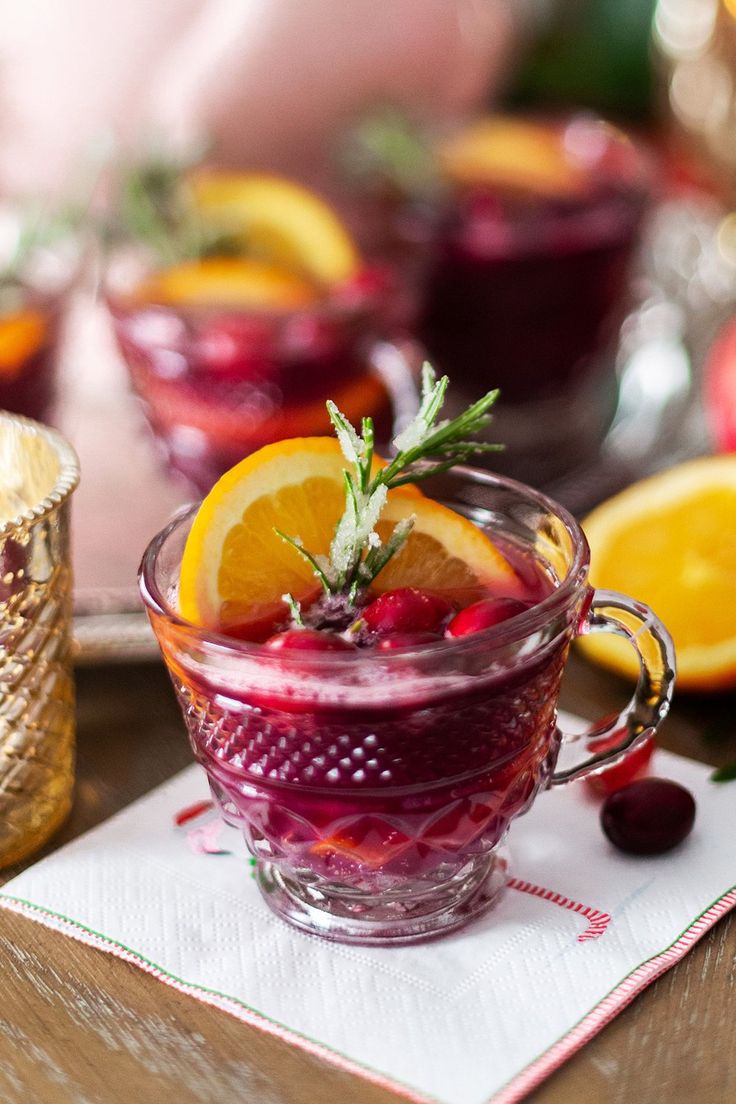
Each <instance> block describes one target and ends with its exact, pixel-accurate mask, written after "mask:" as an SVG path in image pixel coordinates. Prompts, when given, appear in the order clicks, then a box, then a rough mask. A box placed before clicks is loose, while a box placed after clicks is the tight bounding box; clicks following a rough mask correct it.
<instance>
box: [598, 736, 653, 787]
mask: <svg viewBox="0 0 736 1104" xmlns="http://www.w3.org/2000/svg"><path fill="white" fill-rule="evenodd" d="M654 748H655V743H654V740H653V739H651V737H650V738H649V739H648V740H644V741H643V743H641V744H639V745H638V746H637V747H635V748H634V750H633V751H630V752H629V753H628V755H626V756H625V758H624V759H622V760H621V762H620V763H616V764H615V765H614V766H612V767H603V768H602V770H600V771H596V772H595V774H589V775H588V777H587V778H586V779H585V781H586V783H587V784H588V786H589V787H590V789H591V790H593V792H594V793H597V794H600V795H601V796H602V797H605V796H606V795H607V794H612V793H615V792H616V790H620V789H622V788H623V787H624V786H628V784H629V782H633V781H634V779H635V778H639V777H640V776H641V775H643V774H644V772H645V771H646V769H647V767H648V766H649V764H650V762H651V759H652V755H653V754H654Z"/></svg>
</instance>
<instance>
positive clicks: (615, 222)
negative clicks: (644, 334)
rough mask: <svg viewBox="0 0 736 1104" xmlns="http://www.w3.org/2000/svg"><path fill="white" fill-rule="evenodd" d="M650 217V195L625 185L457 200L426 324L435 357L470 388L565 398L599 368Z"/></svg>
mask: <svg viewBox="0 0 736 1104" xmlns="http://www.w3.org/2000/svg"><path fill="white" fill-rule="evenodd" d="M641 213H642V201H641V197H640V196H638V195H632V194H631V193H630V192H628V191H626V190H625V189H624V190H622V189H620V188H617V187H616V185H615V184H602V185H601V186H600V187H599V188H596V189H594V190H593V192H592V193H591V195H590V196H588V197H586V198H575V199H571V200H569V201H563V200H551V199H542V198H538V199H531V198H527V200H526V201H521V200H518V201H509V200H502V199H499V198H498V197H497V196H495V195H493V194H492V193H490V192H483V191H482V190H475V191H473V192H472V193H468V194H465V195H462V196H459V197H458V198H457V202H456V204H455V206H454V207H453V209H452V210H451V211H450V212H448V214H447V216H446V218H445V219H444V221H443V222H442V224H441V225H440V227H439V229H438V231H437V238H436V241H435V253H434V258H433V262H432V264H431V265H430V271H429V274H428V279H427V286H426V292H425V299H424V304H423V309H422V312H421V317H420V320H419V324H418V332H419V337H420V339H421V340H422V341H423V342H424V344H425V346H426V348H427V351H428V354H429V357H430V359H431V360H433V362H434V363H435V364H436V365H437V367H438V368H439V369H440V370H441V371H443V372H447V374H448V375H449V376H450V378H451V379H452V381H453V384H456V385H458V386H460V387H465V388H466V389H472V390H473V391H481V390H483V389H484V388H487V387H492V386H496V387H500V388H501V393H502V400H503V402H504V403H519V402H525V401H529V400H539V399H547V398H555V397H559V395H560V394H561V393H564V392H565V391H567V390H569V389H570V388H571V387H574V386H575V385H576V383H578V382H580V381H581V380H582V379H583V378H584V377H586V376H589V375H590V374H591V373H595V372H596V371H600V370H601V365H600V363H599V358H600V356H601V354H602V352H603V351H604V350H606V349H607V348H610V346H611V343H612V341H613V340H614V338H615V335H616V331H617V325H618V323H619V322H620V321H621V317H622V311H623V309H624V306H625V303H626V288H627V278H628V274H629V268H630V263H631V259H632V254H633V250H634V246H635V244H636V240H637V233H638V227H639V223H640V219H641Z"/></svg>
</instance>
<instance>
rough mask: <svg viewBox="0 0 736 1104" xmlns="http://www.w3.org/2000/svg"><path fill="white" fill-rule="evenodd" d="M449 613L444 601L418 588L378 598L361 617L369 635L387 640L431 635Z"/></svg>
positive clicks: (405, 588)
mask: <svg viewBox="0 0 736 1104" xmlns="http://www.w3.org/2000/svg"><path fill="white" fill-rule="evenodd" d="M451 613H452V606H451V605H450V603H449V602H448V601H447V600H446V599H445V598H441V597H440V596H439V595H437V594H430V593H429V591H426V590H420V589H419V588H418V587H399V588H398V590H387V591H386V592H385V594H381V595H379V597H378V598H376V599H375V601H374V602H371V604H370V605H369V606H366V608H365V609H364V610H363V612H362V614H361V617H362V619H363V621H365V623H366V625H367V626H368V628H369V629H370V630H371V632H374V633H378V634H379V636H388V635H394V634H395V633H425V632H435V631H436V630H437V629H438V628H439V627H440V625H441V624H442V622H443V621H444V620H445V619H446V618H447V617H449V615H450V614H451Z"/></svg>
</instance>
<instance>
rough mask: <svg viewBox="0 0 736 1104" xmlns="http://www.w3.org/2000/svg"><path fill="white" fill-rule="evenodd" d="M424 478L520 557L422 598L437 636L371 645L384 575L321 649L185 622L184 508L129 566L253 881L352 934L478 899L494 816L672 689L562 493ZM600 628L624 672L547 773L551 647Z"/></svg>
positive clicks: (406, 937) (642, 715) (488, 894)
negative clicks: (631, 680) (353, 623)
mask: <svg viewBox="0 0 736 1104" xmlns="http://www.w3.org/2000/svg"><path fill="white" fill-rule="evenodd" d="M422 486H423V487H424V488H425V489H426V492H427V494H428V495H430V496H432V497H433V498H437V499H440V500H442V501H444V502H447V503H449V504H450V505H451V506H452V508H453V510H455V511H456V512H458V513H459V514H460V515H462V516H464V517H465V518H467V519H469V520H470V521H471V522H472V523H473V525H474V526H475V527H477V528H478V529H479V530H480V531H482V532H483V533H485V534H487V535H488V536H489V537H490V539H491V540H492V541H493V543H494V545H495V547H496V548H497V549H498V550H499V551H500V553H501V555H502V556H503V557H504V559H505V560H506V562H507V563H508V564H509V565H510V567H511V569H512V575H513V578H514V579H515V583H514V584H513V586H512V584H508V585H507V594H506V597H503V596H499V595H498V594H492V595H491V596H490V597H488V598H486V599H480V600H475V601H472V602H471V603H470V605H469V606H468V605H466V606H465V608H460V609H459V611H458V610H457V609H454V610H452V611H451V612H450V613H444V615H443V616H444V620H442V619H441V616H440V615H441V614H442V610H441V608H440V606H439V603H438V602H437V603H435V606H433V607H432V608H433V609H435V613H436V618H440V620H439V621H437V622H436V624H435V629H436V630H437V631H440V630H441V631H443V632H444V636H443V637H440V636H438V635H435V637H434V639H432V638H431V633H426V632H424V633H419V632H416V633H414V636H413V641H414V642H413V643H412V641H411V640H408V641H407V639H406V635H403V636H400V638H399V643H398V645H397V646H395V647H394V646H392V645H391V644H389V645H388V646H386V647H385V646H384V643H385V641H386V640H390V639H391V633H387V634H386V635H384V636H382V635H381V633H382V631H384V629H385V626H386V624H387V623H388V621H391V627H392V628H394V629H397V630H398V629H401V628H402V623H401V622H402V617H401V616H398V615H397V613H396V610H395V609H391V610H389V611H388V613H387V612H386V606H387V605H389V604H390V601H389V599H388V598H387V596H386V595H385V594H384V595H383V596H382V597H379V599H378V600H374V601H373V602H372V603H371V605H369V606H367V607H364V608H363V611H362V617H361V618H360V620H361V623H362V628H361V630H360V632H361V633H364V634H366V635H365V636H364V637H360V636H359V637H358V641H359V643H358V645H354V644H345V646H344V648H343V647H342V646H341V645H338V644H337V643H333V642H332V636H331V635H330V634H328V636H329V641H328V643H326V644H325V643H323V645H322V646H321V647H320V648H319V650H317V648H312V647H311V646H306V643H305V642H307V641H308V637H309V633H310V632H312V634H313V636H318V635H319V634H318V633H316V632H315V631H314V630H310V629H309V628H300V629H299V630H298V633H300V634H302V635H301V636H300V637H299V639H300V640H301V641H302V642H303V643H302V645H298V644H296V645H295V643H294V640H293V639H292V634H293V632H295V631H296V630H289V631H287V632H286V633H281V634H277V638H280V639H281V644H276V645H275V644H274V643H273V641H274V640H275V639H277V638H271V641H270V642H269V644H267V645H263V644H258V643H254V642H252V641H244V640H237V639H234V638H233V637H232V636H228V635H225V634H224V633H222V632H218V631H216V630H213V629H205V628H201V627H198V626H196V625H194V624H192V623H190V622H188V621H187V620H185V619H184V618H183V617H182V616H181V614H180V612H179V597H178V592H177V588H178V583H179V576H180V566H181V562H182V554H183V550H184V547H185V544H186V542H187V538H188V535H189V532H190V529H191V527H192V521H193V517H194V511H190V512H189V513H188V514H187V515H185V516H184V517H180V518H179V519H177V520H176V521H174V522H173V523H172V524H171V525H170V526H169V527H168V528H167V529H165V530H164V531H163V532H162V533H160V534H159V535H158V536H157V537H156V538H155V539H154V541H153V542H152V543H151V545H150V546H149V549H148V551H147V552H146V555H145V557H144V561H143V566H142V575H141V588H142V593H143V597H144V600H145V602H146V605H147V607H148V611H149V615H150V617H151V621H152V624H153V627H154V630H155V632H156V635H157V637H158V640H159V643H160V646H161V649H162V652H163V655H164V658H165V661H166V663H167V666H168V668H169V671H170V673H171V676H172V679H173V682H174V686H175V688H176V691H177V694H178V697H179V700H180V702H181V705H182V709H183V712H184V716H185V719H186V723H187V728H188V732H189V737H190V740H191V743H192V747H193V749H194V753H195V755H196V757H197V758H198V760H199V761H200V762H201V763H202V765H203V766H204V768H205V770H206V771H207V775H208V778H209V780H210V785H211V788H212V793H213V795H214V797H215V800H216V801H217V803H218V804H219V806H220V808H221V809H222V812H223V815H224V816H225V818H226V819H227V820H228V821H229V822H230V823H232V824H236V825H238V826H239V827H241V828H242V829H243V831H244V833H245V838H246V841H247V843H248V846H249V848H250V849H251V851H252V853H253V855H254V856H255V857H256V859H257V860H258V879H259V885H260V887H261V890H262V892H263V895H264V897H265V899H266V901H267V902H268V904H269V905H270V907H271V908H272V909H273V910H274V911H275V912H277V913H278V914H279V915H280V916H282V917H283V918H284V919H286V920H288V921H290V922H291V923H293V924H295V925H297V926H298V927H300V928H302V929H304V930H307V931H311V932H315V933H319V934H321V935H323V936H325V937H327V938H331V939H336V940H342V941H347V942H358V943H376V944H380V943H387V944H388V943H396V942H399V943H400V942H411V941H415V940H419V939H425V938H429V937H432V936H435V935H439V934H441V933H442V932H445V931H448V930H451V929H453V928H456V927H458V926H460V925H462V924H464V923H466V922H467V921H468V920H470V919H471V918H473V917H474V916H477V915H479V914H480V913H482V912H483V911H484V910H486V909H487V908H488V907H489V905H490V903H491V901H492V900H493V898H494V896H495V894H496V893H497V891H498V890H499V888H500V887H501V886H502V885H503V883H504V880H505V870H506V861H505V858H504V857H503V853H502V852H500V851H499V845H500V844H501V841H502V839H503V837H504V835H505V833H506V830H507V828H508V826H509V823H510V821H511V820H512V819H513V818H514V817H515V816H518V815H519V814H521V813H522V812H524V811H525V810H526V809H527V808H528V807H529V805H530V803H531V802H532V801H533V799H534V797H535V796H536V794H537V793H538V792H539V791H540V790H541V789H544V788H545V787H547V786H548V785H550V784H554V783H558V782H564V781H567V780H569V779H571V778H574V777H575V778H576V777H580V776H581V775H583V774H585V773H587V772H588V771H589V770H591V769H593V768H595V767H598V766H600V764H601V763H602V762H604V761H609V760H615V759H616V757H617V756H620V755H621V754H622V753H623V752H624V751H625V750H627V749H628V748H630V747H631V746H633V745H634V744H636V743H638V742H640V741H641V740H643V739H646V738H647V737H648V736H649V735H650V734H651V732H652V731H653V729H654V728H656V725H657V723H658V722H659V720H660V719H661V718H662V716H663V715H664V714H665V712H666V710H667V705H668V702H669V698H670V695H671V689H672V676H673V657H672V649H671V642H670V641H669V638H668V636H667V634H666V632H665V631H664V629H663V628H662V626H661V625H660V624H659V622H658V621H657V620H656V618H654V617H653V615H652V614H651V611H649V610H648V609H646V607H643V606H641V605H640V604H639V603H636V602H633V601H631V600H630V599H627V598H624V597H622V596H620V595H616V594H613V593H610V592H593V591H591V589H590V587H589V586H588V583H587V569H588V549H587V544H586V542H585V538H584V537H583V535H582V533H581V531H580V529H579V528H578V526H577V524H576V523H575V521H574V520H573V519H572V518H571V517H570V516H569V515H568V514H567V513H566V512H565V511H564V510H563V509H562V508H561V507H558V506H557V505H555V504H554V503H553V502H551V501H550V500H548V499H546V498H544V497H543V496H542V495H540V494H538V493H536V492H535V491H533V490H531V489H530V488H527V487H524V486H523V485H521V484H517V483H514V482H512V481H509V480H505V479H503V478H500V477H496V476H493V475H490V474H488V473H485V472H482V471H478V470H474V469H470V468H456V469H455V470H454V471H452V472H445V473H442V474H437V475H436V476H433V477H432V478H431V479H429V480H427V481H426V484H424V483H423V484H422ZM415 501H416V500H415ZM417 508H418V507H417ZM510 577H511V576H509V578H510ZM510 589H513V590H514V593H513V595H511V594H510V592H509V591H510ZM394 593H396V592H394ZM417 593H418V592H417ZM474 597H475V598H476V599H477V595H476V596H474ZM396 601H397V602H398V600H396ZM463 601H465V599H464V600H463ZM422 603H423V604H422V607H421V608H422V611H427V610H428V609H429V606H428V603H427V601H424V599H422ZM504 603H506V606H504V608H503V612H502V613H498V609H499V604H501V606H503V604H504ZM513 603H516V605H513ZM379 604H381V605H380V606H379ZM461 605H462V603H461ZM377 607H378V608H377ZM402 609H403V607H402ZM416 609H418V606H417V607H416ZM416 609H414V608H412V609H411V610H410V611H409V612H410V614H411V616H409V617H408V620H407V623H409V622H411V621H412V618H413V624H414V626H415V627H416V626H418V624H419V619H418V617H417V615H416ZM371 611H372V612H371ZM399 613H402V610H399ZM402 616H403V613H402ZM422 616H424V612H422ZM427 616H428V617H429V614H427ZM387 618H388V621H387ZM448 618H449V621H448ZM382 625H383V629H382V628H381V626H382ZM438 625H439V626H440V630H438V629H437V626H438ZM443 625H444V628H442V626H443ZM453 626H454V628H453ZM599 631H612V632H615V633H618V634H620V635H623V636H625V637H627V638H628V639H629V641H630V643H631V644H632V646H633V647H634V648H635V650H636V651H637V652H638V654H639V657H640V660H641V665H642V674H641V679H640V683H639V687H638V688H637V691H636V693H635V695H634V697H633V699H632V701H631V702H630V704H629V705H628V706H627V708H626V709H625V710H624V711H623V712H622V714H621V715H620V716H619V717H618V718H615V719H611V718H608V719H607V720H606V721H604V722H601V723H600V724H599V725H597V726H595V725H594V726H591V728H590V730H589V731H588V732H587V733H586V734H585V737H584V741H585V746H586V748H587V758H584V761H583V762H578V763H577V764H576V765H575V766H574V767H571V768H570V769H567V770H565V771H560V772H558V773H554V772H555V765H556V760H557V756H558V751H559V748H560V743H561V740H562V739H563V736H562V734H561V733H560V731H559V729H558V727H557V724H556V705H557V698H558V694H559V687H560V679H561V675H562V671H563V667H564V663H565V659H566V656H567V652H568V649H569V646H570V644H571V642H572V640H573V638H574V637H575V635H576V634H577V633H580V632H599ZM304 634H306V635H304ZM455 634H457V635H455ZM410 635H411V634H410ZM428 637H429V639H428ZM284 638H285V639H284ZM338 639H340V638H338ZM361 641H362V646H361ZM614 733H615V734H616V735H617V738H616V740H615V746H614V747H613V748H612V747H611V743H612V739H611V738H612V735H613V734H614ZM603 744H605V749H606V750H605V751H601V752H599V751H598V748H599V747H602V746H603ZM571 842H572V841H571Z"/></svg>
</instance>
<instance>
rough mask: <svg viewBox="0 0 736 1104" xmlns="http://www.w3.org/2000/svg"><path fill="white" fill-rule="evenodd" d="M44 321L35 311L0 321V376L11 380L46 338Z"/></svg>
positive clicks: (23, 311) (20, 313)
mask: <svg viewBox="0 0 736 1104" xmlns="http://www.w3.org/2000/svg"><path fill="white" fill-rule="evenodd" d="M46 329H47V327H46V319H45V318H44V316H43V315H42V314H41V313H40V311H35V310H22V311H18V312H17V313H16V314H10V315H8V316H7V317H6V318H2V319H0V376H2V377H3V378H4V379H6V380H8V379H13V378H14V377H15V376H17V375H18V373H19V372H20V371H21V369H22V368H23V365H24V364H25V362H26V361H27V360H28V358H29V357H30V356H33V354H34V353H35V352H37V351H38V350H39V349H40V347H41V345H42V344H43V341H44V339H45V337H46Z"/></svg>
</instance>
